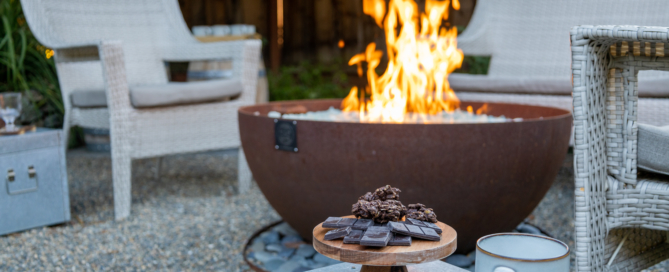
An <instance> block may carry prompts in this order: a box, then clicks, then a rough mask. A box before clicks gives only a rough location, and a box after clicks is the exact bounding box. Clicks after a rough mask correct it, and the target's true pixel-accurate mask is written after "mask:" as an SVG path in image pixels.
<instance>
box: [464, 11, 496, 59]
mask: <svg viewBox="0 0 669 272" xmlns="http://www.w3.org/2000/svg"><path fill="white" fill-rule="evenodd" d="M495 1H496V0H478V1H476V7H475V8H474V14H473V15H472V18H471V20H469V24H468V25H467V28H465V30H464V32H462V33H460V35H458V48H460V49H462V51H463V52H464V53H465V55H468V56H491V55H492V47H491V46H492V45H491V44H490V42H489V40H488V38H489V34H488V33H487V27H488V26H489V25H490V24H489V22H488V19H490V16H492V15H493V14H491V12H490V10H491V9H492V7H491V6H492V5H493V4H494V2H495Z"/></svg>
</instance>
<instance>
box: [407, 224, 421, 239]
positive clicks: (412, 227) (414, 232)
mask: <svg viewBox="0 0 669 272" xmlns="http://www.w3.org/2000/svg"><path fill="white" fill-rule="evenodd" d="M405 226H406V227H407V229H408V230H409V233H411V236H413V237H417V236H422V235H423V231H422V230H421V229H420V227H419V226H416V225H405Z"/></svg>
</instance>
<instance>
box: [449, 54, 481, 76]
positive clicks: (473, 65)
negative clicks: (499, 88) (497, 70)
mask: <svg viewBox="0 0 669 272" xmlns="http://www.w3.org/2000/svg"><path fill="white" fill-rule="evenodd" d="M488 67H490V57H485V56H465V59H464V60H462V67H461V68H460V69H458V70H455V73H465V74H473V75H487V74H488Z"/></svg>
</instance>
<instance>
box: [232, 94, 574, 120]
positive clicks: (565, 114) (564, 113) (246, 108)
mask: <svg viewBox="0 0 669 272" xmlns="http://www.w3.org/2000/svg"><path fill="white" fill-rule="evenodd" d="M314 101H319V102H323V103H325V102H333V103H334V102H341V101H342V99H299V100H282V101H271V102H266V103H262V104H255V105H250V106H244V107H240V108H239V109H238V111H237V112H238V113H239V114H243V115H248V116H254V117H259V118H265V119H280V120H292V121H298V122H313V123H344V124H361V125H402V126H425V125H428V126H429V125H451V126H462V125H501V124H507V125H508V124H509V123H529V122H540V121H544V120H557V119H562V118H566V117H569V116H571V115H572V113H571V112H570V111H568V110H564V109H560V108H555V107H544V106H536V105H525V104H517V103H497V102H478V101H460V102H461V104H467V103H485V104H488V105H522V106H524V107H532V108H544V109H551V110H555V111H561V112H562V113H560V114H556V115H552V116H549V117H535V118H522V120H520V121H515V120H513V119H512V118H511V119H510V120H509V121H506V122H491V123H475V122H470V123H465V122H463V123H378V122H347V121H319V120H303V119H288V118H283V117H279V118H276V117H269V116H267V115H255V114H254V112H255V111H252V110H250V109H251V108H255V107H259V106H265V105H279V104H286V103H289V104H295V105H301V104H300V102H303V103H305V102H306V103H313V102H314ZM337 108H339V107H337ZM282 114H283V113H282Z"/></svg>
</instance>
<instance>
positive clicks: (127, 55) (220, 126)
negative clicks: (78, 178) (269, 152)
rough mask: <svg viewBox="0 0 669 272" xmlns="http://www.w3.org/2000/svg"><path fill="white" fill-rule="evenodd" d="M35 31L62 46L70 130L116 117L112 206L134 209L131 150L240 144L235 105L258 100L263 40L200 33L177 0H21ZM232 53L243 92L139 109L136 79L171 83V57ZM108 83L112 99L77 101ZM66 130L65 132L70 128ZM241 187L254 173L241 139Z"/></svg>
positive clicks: (124, 211)
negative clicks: (81, 104)
mask: <svg viewBox="0 0 669 272" xmlns="http://www.w3.org/2000/svg"><path fill="white" fill-rule="evenodd" d="M21 3H22V5H23V9H24V13H25V15H26V19H27V21H28V24H29V26H30V28H31V30H32V31H33V33H34V34H35V36H36V37H37V39H38V40H39V41H40V42H41V43H42V44H44V45H45V46H48V47H50V48H53V49H54V50H55V58H56V68H57V71H58V77H59V80H60V85H61V91H62V94H63V102H64V104H65V120H64V130H65V132H67V131H69V127H70V126H73V125H82V126H86V127H92V128H105V127H109V128H110V130H111V131H110V132H111V144H112V168H113V169H112V172H113V179H114V208H115V215H116V218H117V219H121V218H124V217H127V216H128V215H129V214H130V204H131V203H130V202H131V195H130V188H131V187H130V177H131V160H132V159H134V158H145V157H155V156H161V155H167V154H175V153H185V152H197V151H205V150H213V149H225V148H236V147H240V139H239V131H238V126H237V109H238V108H239V107H241V106H246V105H251V104H253V103H254V102H255V100H256V84H257V75H258V62H259V58H260V41H258V40H244V41H232V42H218V43H200V42H198V41H197V40H196V39H195V38H194V37H192V35H191V34H190V31H188V28H187V27H186V24H185V22H184V21H183V17H182V16H181V12H180V10H179V5H178V2H177V1H176V0H113V1H86V0H22V1H21ZM209 59H230V60H232V66H233V77H235V78H238V79H240V80H241V82H242V85H243V86H244V90H243V92H242V94H241V96H240V97H239V98H237V99H235V100H232V101H227V102H213V103H205V104H196V105H182V106H174V107H162V108H151V109H135V108H133V107H132V106H131V104H130V97H129V91H128V89H129V86H138V85H151V84H165V83H167V75H166V73H165V66H164V62H165V61H190V60H209ZM100 89H105V90H106V94H107V101H108V110H106V109H73V108H72V105H71V102H70V94H71V93H72V92H74V91H78V90H100ZM63 138H64V140H65V141H66V140H67V137H63ZM239 152H240V169H239V171H240V174H239V179H240V188H242V189H243V188H248V187H249V183H250V182H251V176H250V172H249V170H248V166H246V162H245V161H243V162H242V161H241V160H243V159H244V156H243V150H241V149H240V151H239Z"/></svg>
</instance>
